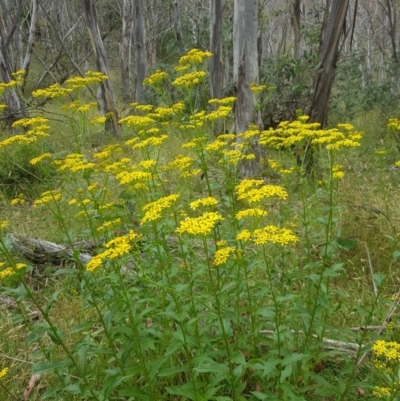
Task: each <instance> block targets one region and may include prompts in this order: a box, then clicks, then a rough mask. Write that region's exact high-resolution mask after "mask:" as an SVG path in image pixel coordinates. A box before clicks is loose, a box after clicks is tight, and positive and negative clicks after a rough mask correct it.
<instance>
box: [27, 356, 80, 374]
mask: <svg viewBox="0 0 400 401" xmlns="http://www.w3.org/2000/svg"><path fill="white" fill-rule="evenodd" d="M68 366H73V363H72V362H71V361H70V360H69V359H63V360H61V361H53V362H38V363H35V364H34V365H33V367H32V373H33V374H38V375H39V374H43V373H47V372H51V371H53V370H55V369H59V368H65V367H68Z"/></svg>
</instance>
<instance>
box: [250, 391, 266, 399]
mask: <svg viewBox="0 0 400 401" xmlns="http://www.w3.org/2000/svg"><path fill="white" fill-rule="evenodd" d="M251 394H253V395H254V397H256V398H257V400H261V401H264V400H267V399H268V397H269V396H268V395H267V394H265V393H260V392H259V391H251Z"/></svg>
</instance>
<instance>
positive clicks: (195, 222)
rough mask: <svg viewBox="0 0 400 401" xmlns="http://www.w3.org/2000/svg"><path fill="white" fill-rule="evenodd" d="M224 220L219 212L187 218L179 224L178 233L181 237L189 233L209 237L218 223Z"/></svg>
mask: <svg viewBox="0 0 400 401" xmlns="http://www.w3.org/2000/svg"><path fill="white" fill-rule="evenodd" d="M221 220H224V218H223V217H222V216H221V215H220V214H219V213H217V212H207V213H204V214H203V215H201V216H200V217H192V218H189V217H188V218H186V219H185V220H183V221H181V222H180V223H179V227H178V228H177V229H176V232H177V233H178V234H179V235H181V234H183V233H188V234H191V235H207V234H210V232H211V230H212V229H213V228H214V227H215V225H216V224H217V222H218V221H221Z"/></svg>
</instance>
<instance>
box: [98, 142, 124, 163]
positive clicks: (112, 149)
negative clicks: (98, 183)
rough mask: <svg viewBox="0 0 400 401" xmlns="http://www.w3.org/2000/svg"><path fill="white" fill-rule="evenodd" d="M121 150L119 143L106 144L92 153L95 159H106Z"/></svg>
mask: <svg viewBox="0 0 400 401" xmlns="http://www.w3.org/2000/svg"><path fill="white" fill-rule="evenodd" d="M118 152H122V148H121V146H119V145H107V146H106V147H105V148H104V149H103V150H102V151H100V152H96V153H94V154H93V157H95V158H96V159H100V160H103V159H107V158H108V157H109V156H111V155H112V154H115V153H118Z"/></svg>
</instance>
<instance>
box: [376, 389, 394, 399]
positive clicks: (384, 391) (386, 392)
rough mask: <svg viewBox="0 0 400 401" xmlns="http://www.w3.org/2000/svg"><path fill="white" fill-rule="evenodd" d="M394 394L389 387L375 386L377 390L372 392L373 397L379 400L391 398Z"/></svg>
mask: <svg viewBox="0 0 400 401" xmlns="http://www.w3.org/2000/svg"><path fill="white" fill-rule="evenodd" d="M391 394H392V390H391V389H390V388H388V387H378V386H375V390H373V391H372V395H374V396H375V397H378V398H383V397H387V396H390V395H391Z"/></svg>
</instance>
